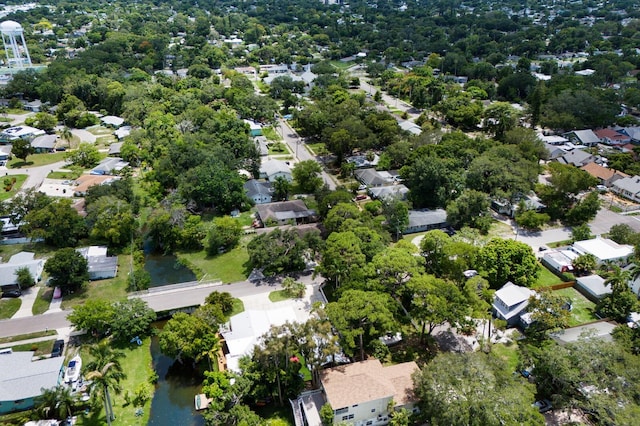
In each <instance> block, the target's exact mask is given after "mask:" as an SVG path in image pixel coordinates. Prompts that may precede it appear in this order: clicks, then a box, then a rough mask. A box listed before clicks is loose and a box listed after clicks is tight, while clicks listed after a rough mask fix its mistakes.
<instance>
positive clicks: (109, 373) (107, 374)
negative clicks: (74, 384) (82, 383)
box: [87, 339, 126, 425]
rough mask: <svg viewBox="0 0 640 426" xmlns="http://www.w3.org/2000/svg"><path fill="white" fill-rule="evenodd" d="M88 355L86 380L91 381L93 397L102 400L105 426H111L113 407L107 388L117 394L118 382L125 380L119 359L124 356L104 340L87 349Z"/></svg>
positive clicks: (119, 389)
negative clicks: (89, 360) (105, 419)
mask: <svg viewBox="0 0 640 426" xmlns="http://www.w3.org/2000/svg"><path fill="white" fill-rule="evenodd" d="M89 354H90V355H91V358H92V361H91V362H90V363H88V364H87V368H88V369H89V370H90V372H89V373H87V380H92V381H93V383H92V385H91V386H92V388H93V391H94V392H95V393H93V395H95V397H96V398H97V397H98V396H101V397H102V398H103V399H104V408H105V412H106V415H107V424H109V425H111V421H112V420H114V419H115V416H114V415H113V406H112V403H111V395H110V393H109V388H111V389H113V391H114V392H115V393H116V394H119V393H120V391H121V390H122V388H121V387H120V381H121V380H123V379H125V378H126V375H125V374H124V372H123V371H122V365H121V364H120V358H121V357H122V356H124V354H123V353H122V352H121V351H118V350H115V349H113V348H112V347H111V345H110V341H109V340H108V339H104V340H102V341H100V342H99V343H98V344H96V345H93V346H91V347H90V348H89Z"/></svg>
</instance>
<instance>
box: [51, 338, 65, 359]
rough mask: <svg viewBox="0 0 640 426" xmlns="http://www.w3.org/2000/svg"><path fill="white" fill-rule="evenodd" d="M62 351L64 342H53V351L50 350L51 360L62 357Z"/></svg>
mask: <svg viewBox="0 0 640 426" xmlns="http://www.w3.org/2000/svg"><path fill="white" fill-rule="evenodd" d="M63 351H64V340H56V341H55V342H53V349H51V358H55V357H57V356H62V352H63Z"/></svg>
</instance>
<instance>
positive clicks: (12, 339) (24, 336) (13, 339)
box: [0, 330, 58, 345]
mask: <svg viewBox="0 0 640 426" xmlns="http://www.w3.org/2000/svg"><path fill="white" fill-rule="evenodd" d="M57 334H58V332H57V331H55V330H48V331H36V332H35V333H28V334H19V335H17V336H11V337H3V338H0V345H2V344H4V343H11V342H19V341H21V340H29V339H37V338H38V337H45V336H55V335H57Z"/></svg>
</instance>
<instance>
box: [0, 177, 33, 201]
mask: <svg viewBox="0 0 640 426" xmlns="http://www.w3.org/2000/svg"><path fill="white" fill-rule="evenodd" d="M13 178H15V179H16V181H15V183H13V186H11V190H10V191H7V190H6V189H4V186H5V184H4V183H3V185H2V187H3V190H1V192H0V201H4V200H7V199H9V198H11V197H13V196H14V195H15V194H16V193H17V192H18V191H19V190H20V188H22V184H24V181H25V180H27V175H11V176H6V177H5V178H4V180H7V179H10V180H12V179H13Z"/></svg>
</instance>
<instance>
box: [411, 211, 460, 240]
mask: <svg viewBox="0 0 640 426" xmlns="http://www.w3.org/2000/svg"><path fill="white" fill-rule="evenodd" d="M447 226H449V224H448V223H447V212H446V211H445V210H444V209H435V210H427V209H424V210H409V224H408V225H407V227H406V228H405V229H404V231H403V233H404V234H413V233H416V232H424V231H430V230H432V229H444V228H446V227H447Z"/></svg>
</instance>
